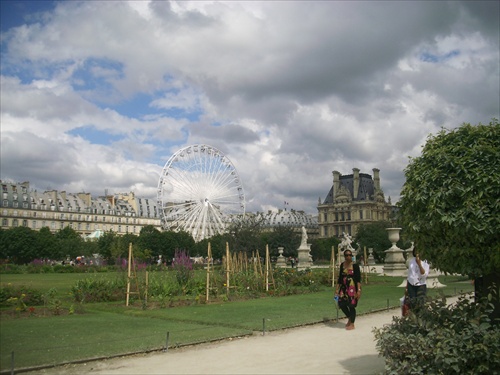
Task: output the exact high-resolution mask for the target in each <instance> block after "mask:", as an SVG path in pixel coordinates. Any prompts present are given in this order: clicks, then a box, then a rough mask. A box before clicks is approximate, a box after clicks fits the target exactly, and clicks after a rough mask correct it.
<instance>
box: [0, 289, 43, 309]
mask: <svg viewBox="0 0 500 375" xmlns="http://www.w3.org/2000/svg"><path fill="white" fill-rule="evenodd" d="M10 298H17V299H20V300H21V299H22V301H23V302H24V304H25V305H26V306H40V305H43V294H42V292H41V291H39V290H37V289H33V288H30V287H26V286H19V287H13V286H12V285H7V286H3V287H0V306H8V305H9V302H7V301H8V300H9V299H10Z"/></svg>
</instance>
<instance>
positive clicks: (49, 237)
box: [37, 227, 57, 258]
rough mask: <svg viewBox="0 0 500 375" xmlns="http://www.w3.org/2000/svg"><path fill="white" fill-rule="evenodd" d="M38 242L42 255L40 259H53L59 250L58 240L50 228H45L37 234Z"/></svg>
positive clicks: (39, 255) (40, 254)
mask: <svg viewBox="0 0 500 375" xmlns="http://www.w3.org/2000/svg"><path fill="white" fill-rule="evenodd" d="M37 242H38V248H39V251H40V253H39V254H38V257H40V258H53V257H52V254H53V253H54V251H55V249H56V248H57V240H56V238H55V236H54V235H53V234H52V232H51V231H50V229H49V227H43V228H42V229H40V230H39V231H38V233H37Z"/></svg>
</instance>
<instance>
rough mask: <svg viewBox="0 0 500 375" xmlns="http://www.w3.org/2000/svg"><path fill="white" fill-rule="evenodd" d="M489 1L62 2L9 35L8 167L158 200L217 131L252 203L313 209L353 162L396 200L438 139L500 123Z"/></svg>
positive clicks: (14, 174)
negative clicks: (180, 156) (174, 162)
mask: <svg viewBox="0 0 500 375" xmlns="http://www.w3.org/2000/svg"><path fill="white" fill-rule="evenodd" d="M476 3H477V4H476V5H475V6H472V5H471V4H470V3H467V2H465V3H462V2H321V1H318V2H296V1H290V2H265V1H264V2H233V1H226V2H217V1H190V2H188V1H175V2H166V1H161V2H148V1H133V2H107V1H84V2H80V1H71V2H57V3H56V6H55V8H54V9H48V10H47V12H46V13H44V14H42V16H38V17H35V18H32V19H34V20H35V22H34V23H30V24H23V25H21V26H19V27H15V28H11V29H9V30H2V34H3V35H2V67H1V69H2V82H1V84H2V90H1V102H2V107H1V119H0V120H1V132H2V133H1V146H2V147H1V156H2V160H1V178H2V179H13V180H19V181H21V180H22V181H24V180H30V181H31V182H32V184H33V185H35V186H37V187H38V188H40V189H43V188H45V187H46V186H51V187H52V188H56V189H60V190H64V189H66V190H67V191H73V192H74V191H75V190H76V191H78V190H85V191H94V192H95V193H98V194H102V192H103V191H104V189H109V190H111V191H116V192H126V191H128V190H132V191H135V193H136V194H138V195H143V196H147V197H149V198H155V197H156V185H157V181H158V177H159V173H160V171H161V169H162V167H163V163H165V162H166V160H167V159H168V158H169V157H170V155H172V154H173V153H174V152H175V151H177V150H178V149H180V148H182V147H184V146H186V145H189V144H195V143H206V144H210V145H212V146H214V147H216V148H218V149H219V150H221V151H222V152H223V153H224V154H226V156H228V157H229V158H230V159H231V161H232V162H233V164H234V165H235V166H236V168H237V170H238V173H239V174H240V177H241V180H242V183H243V186H244V189H245V192H246V195H247V200H248V204H247V207H248V209H249V210H251V211H256V210H266V209H268V208H269V207H282V202H283V201H288V202H290V207H291V208H296V209H303V210H305V211H307V212H309V213H315V211H316V210H315V207H316V205H317V201H318V198H320V197H321V199H324V197H325V195H326V193H327V192H328V190H329V189H330V187H331V183H332V176H331V172H332V170H338V171H340V172H341V173H343V174H349V173H352V168H354V167H357V168H360V169H361V172H362V173H371V170H372V168H374V167H377V168H379V169H380V170H381V184H382V188H383V189H384V190H385V193H386V196H389V195H390V196H391V197H392V198H393V202H395V201H396V200H397V198H398V196H399V191H400V189H401V186H402V184H403V182H404V176H403V169H404V167H405V166H406V164H407V161H408V156H409V155H411V156H416V155H418V153H419V152H420V149H421V145H422V144H423V143H424V142H425V140H426V137H427V135H428V134H429V133H433V132H436V131H438V130H439V129H440V128H441V127H442V126H444V127H447V128H453V127H456V126H458V125H460V124H461V123H462V122H471V123H479V122H483V123H485V122H488V121H489V120H490V119H491V118H492V117H497V118H498V117H499V112H500V110H499V102H500V93H499V89H498V87H499V85H500V83H499V57H498V56H499V37H498V35H499V32H498V31H499V30H498V29H499V21H498V17H496V18H495V17H492V16H491V15H492V14H498V6H499V5H498V3H496V2H476ZM495 12H496V13H495ZM28 19H29V18H28Z"/></svg>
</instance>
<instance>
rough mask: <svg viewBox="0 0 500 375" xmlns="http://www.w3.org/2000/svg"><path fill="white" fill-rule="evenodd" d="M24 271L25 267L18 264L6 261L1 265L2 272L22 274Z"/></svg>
mask: <svg viewBox="0 0 500 375" xmlns="http://www.w3.org/2000/svg"><path fill="white" fill-rule="evenodd" d="M23 272H24V267H23V266H20V265H18V264H13V263H6V264H2V265H0V274H1V273H5V274H20V273H23Z"/></svg>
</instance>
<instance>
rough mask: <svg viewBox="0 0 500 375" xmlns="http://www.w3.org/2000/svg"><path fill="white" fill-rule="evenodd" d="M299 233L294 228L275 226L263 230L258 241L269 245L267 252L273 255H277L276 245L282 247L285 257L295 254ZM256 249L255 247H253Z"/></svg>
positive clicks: (298, 242) (298, 244)
mask: <svg viewBox="0 0 500 375" xmlns="http://www.w3.org/2000/svg"><path fill="white" fill-rule="evenodd" d="M300 239H301V234H300V233H297V232H296V231H295V229H294V228H292V227H287V226H276V227H274V228H273V230H272V231H271V232H263V233H262V235H261V241H260V243H265V244H267V245H269V252H270V254H271V255H273V256H278V255H279V253H278V247H283V248H284V250H283V255H284V256H285V257H289V256H297V249H298V248H299V246H300ZM254 250H257V249H254Z"/></svg>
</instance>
